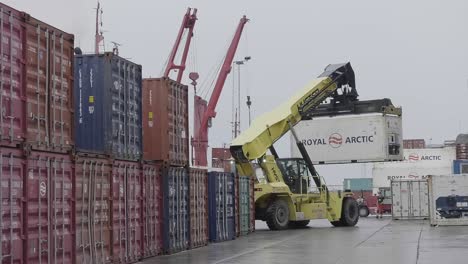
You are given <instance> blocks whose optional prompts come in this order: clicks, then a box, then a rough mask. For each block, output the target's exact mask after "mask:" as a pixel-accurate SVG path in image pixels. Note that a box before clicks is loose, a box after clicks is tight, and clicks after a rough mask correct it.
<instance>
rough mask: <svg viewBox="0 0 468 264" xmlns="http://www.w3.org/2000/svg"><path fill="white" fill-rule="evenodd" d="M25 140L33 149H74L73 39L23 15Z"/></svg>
mask: <svg viewBox="0 0 468 264" xmlns="http://www.w3.org/2000/svg"><path fill="white" fill-rule="evenodd" d="M24 20H25V28H26V39H25V45H24V47H25V48H24V50H25V67H26V68H25V70H26V78H25V85H26V98H27V99H26V100H27V101H26V106H27V108H26V109H27V110H26V114H27V119H26V120H27V130H26V132H27V134H26V141H27V143H28V145H30V146H31V147H32V148H33V149H40V150H51V151H59V152H66V151H69V150H71V148H72V147H73V124H74V117H73V90H72V89H73V58H74V53H73V52H74V51H73V49H74V37H73V35H71V34H68V33H65V32H63V31H60V30H58V29H56V28H54V27H52V26H50V25H47V24H45V23H43V22H41V21H39V20H37V19H35V18H33V17H31V16H29V15H28V14H24Z"/></svg>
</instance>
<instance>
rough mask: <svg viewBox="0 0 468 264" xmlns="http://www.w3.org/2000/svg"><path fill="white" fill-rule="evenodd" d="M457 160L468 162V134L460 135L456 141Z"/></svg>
mask: <svg viewBox="0 0 468 264" xmlns="http://www.w3.org/2000/svg"><path fill="white" fill-rule="evenodd" d="M455 145H456V149H457V159H459V160H468V134H459V135H458V136H457V138H456V139H455Z"/></svg>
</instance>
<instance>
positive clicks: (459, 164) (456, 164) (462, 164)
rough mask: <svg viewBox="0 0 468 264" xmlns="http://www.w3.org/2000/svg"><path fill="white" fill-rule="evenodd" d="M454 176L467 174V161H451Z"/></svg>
mask: <svg viewBox="0 0 468 264" xmlns="http://www.w3.org/2000/svg"><path fill="white" fill-rule="evenodd" d="M453 173H454V174H468V160H454V161H453Z"/></svg>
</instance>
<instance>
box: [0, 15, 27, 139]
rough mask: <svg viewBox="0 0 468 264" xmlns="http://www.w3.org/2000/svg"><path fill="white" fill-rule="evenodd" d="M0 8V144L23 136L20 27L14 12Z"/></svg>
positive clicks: (21, 28) (21, 42) (22, 31)
mask: <svg viewBox="0 0 468 264" xmlns="http://www.w3.org/2000/svg"><path fill="white" fill-rule="evenodd" d="M9 11H10V10H4V9H3V8H2V9H1V10H0V36H1V38H0V39H1V43H0V56H1V58H3V59H2V60H0V80H1V81H0V109H2V111H1V113H0V139H1V144H2V145H3V146H5V145H6V146H17V145H18V143H20V142H22V141H23V140H24V136H25V135H24V133H25V125H26V124H25V123H24V122H26V118H25V114H24V107H23V106H24V102H23V97H24V91H23V87H24V86H23V85H24V82H25V80H24V76H23V74H24V71H23V70H22V67H23V64H22V63H23V61H24V59H23V58H22V56H23V37H24V28H23V26H22V25H21V22H20V21H19V20H18V19H17V18H15V17H14V16H18V14H16V12H9Z"/></svg>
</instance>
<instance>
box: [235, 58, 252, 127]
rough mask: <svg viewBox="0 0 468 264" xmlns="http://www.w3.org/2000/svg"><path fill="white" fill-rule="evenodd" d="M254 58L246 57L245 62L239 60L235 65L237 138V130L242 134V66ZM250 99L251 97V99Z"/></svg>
mask: <svg viewBox="0 0 468 264" xmlns="http://www.w3.org/2000/svg"><path fill="white" fill-rule="evenodd" d="M251 58H252V57H250V56H246V57H244V59H243V60H238V61H234V62H233V63H234V64H236V65H237V105H238V111H237V113H236V114H237V118H236V119H237V122H236V120H235V121H234V122H235V124H234V129H235V131H236V133H235V134H236V136H237V129H239V133H240V122H241V119H240V117H241V109H240V108H241V107H240V106H241V101H240V100H241V99H240V92H241V71H240V66H241V65H244V64H245V63H246V62H248V61H249V60H250V59H251ZM249 98H250V97H249ZM249 125H250V106H249Z"/></svg>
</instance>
